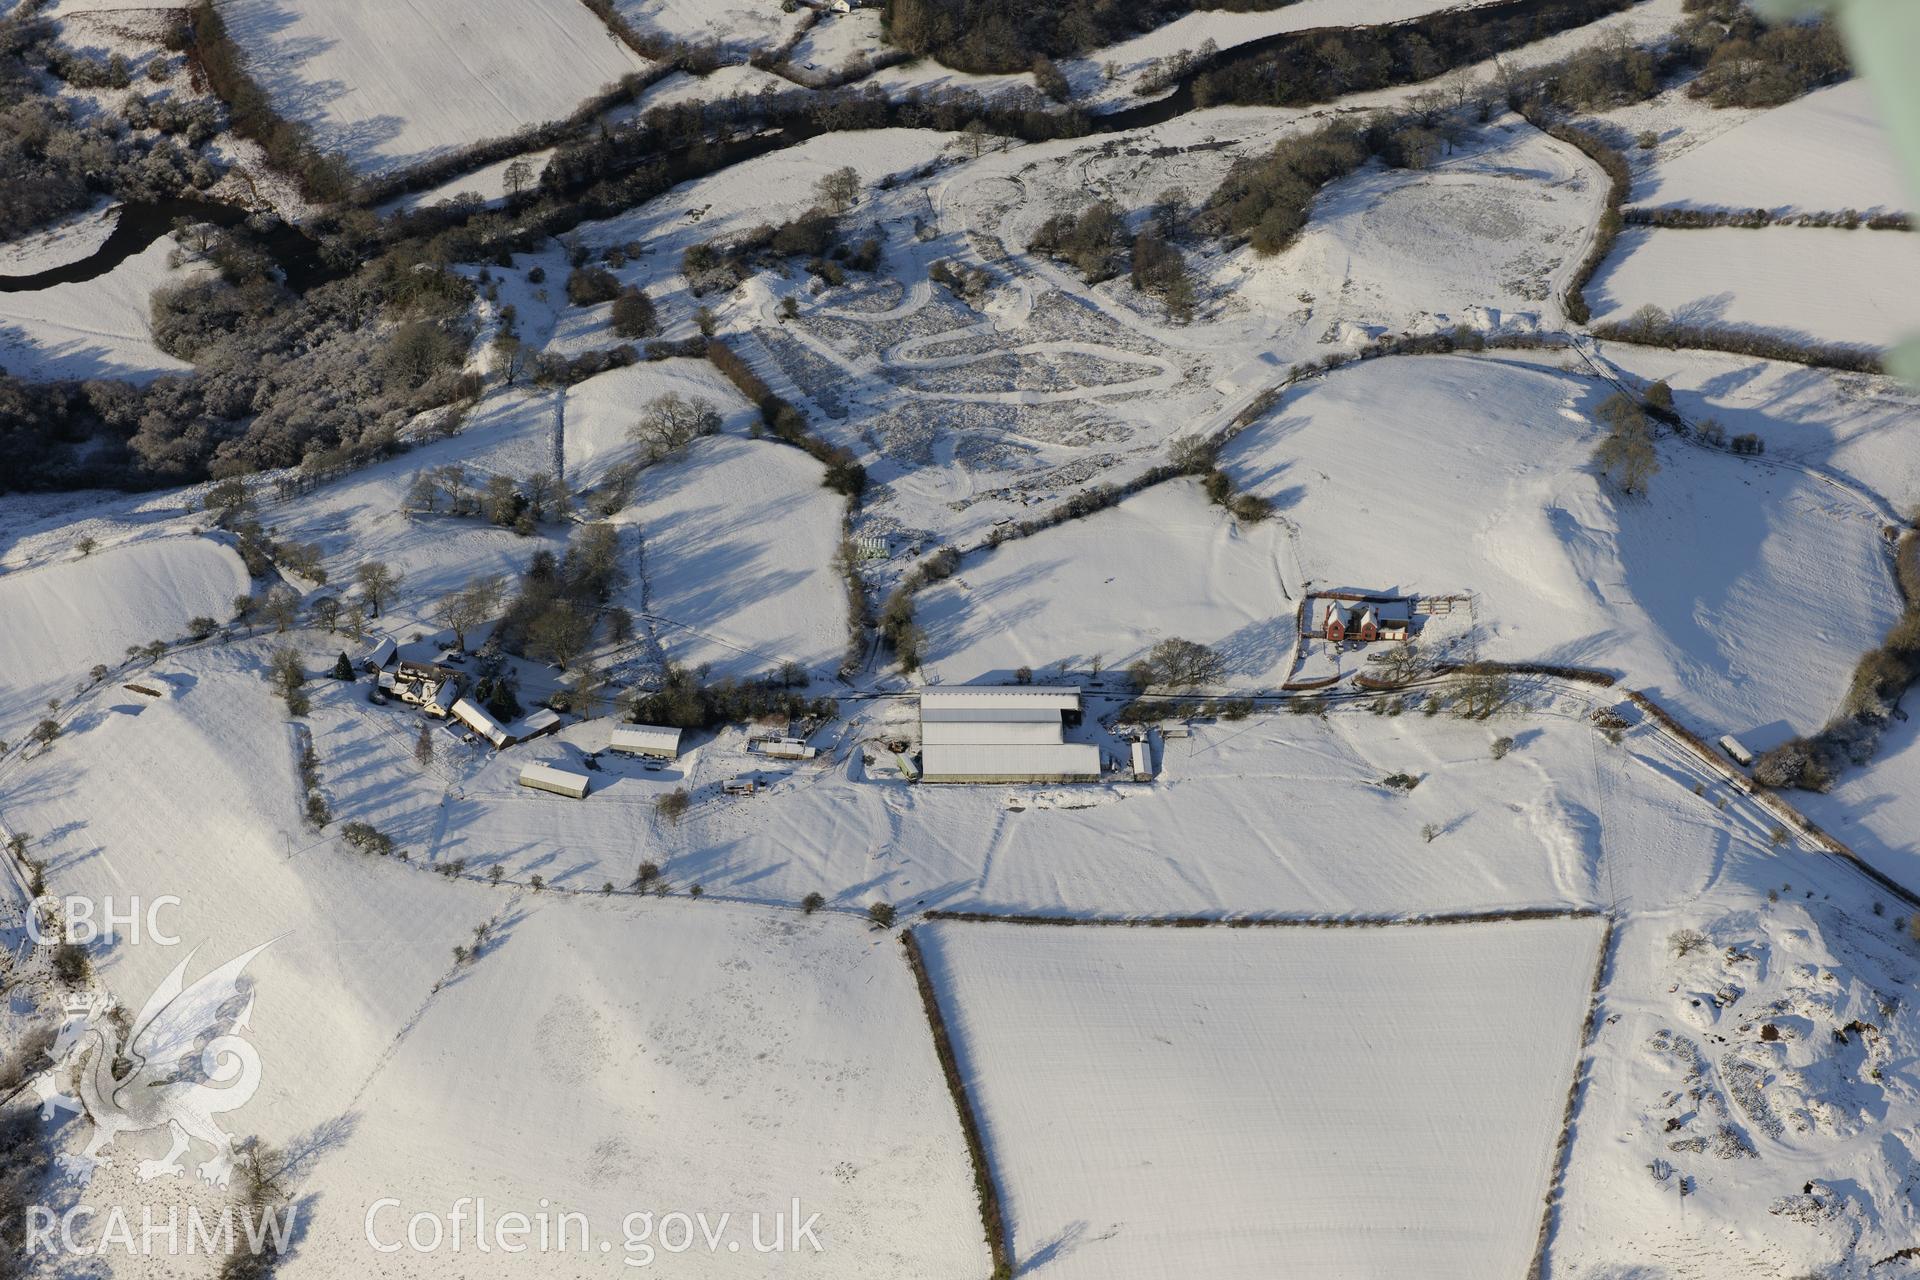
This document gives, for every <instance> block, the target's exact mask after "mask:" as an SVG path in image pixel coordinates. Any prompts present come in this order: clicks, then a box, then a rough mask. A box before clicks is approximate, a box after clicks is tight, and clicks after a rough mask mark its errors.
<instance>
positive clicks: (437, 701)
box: [380, 658, 460, 715]
mask: <svg viewBox="0 0 1920 1280" xmlns="http://www.w3.org/2000/svg"><path fill="white" fill-rule="evenodd" d="M380 687H381V688H383V689H387V690H389V691H391V692H392V694H393V696H394V697H396V698H398V699H400V701H402V702H411V703H413V704H414V705H415V706H422V707H426V708H428V711H429V713H430V714H433V715H445V714H446V713H447V711H448V709H449V708H451V707H452V706H453V700H454V698H456V697H457V696H459V693H460V673H459V672H458V671H454V670H452V669H451V668H449V667H440V666H435V665H434V664H433V663H431V662H408V661H406V660H405V659H404V658H403V659H401V661H400V662H399V663H398V664H397V665H396V666H395V667H394V668H393V670H391V671H383V672H382V673H381V675H380Z"/></svg>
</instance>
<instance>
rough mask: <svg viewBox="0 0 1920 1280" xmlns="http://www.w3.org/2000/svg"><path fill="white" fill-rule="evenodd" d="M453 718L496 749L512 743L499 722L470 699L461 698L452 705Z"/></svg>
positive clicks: (510, 737) (510, 736) (509, 735)
mask: <svg viewBox="0 0 1920 1280" xmlns="http://www.w3.org/2000/svg"><path fill="white" fill-rule="evenodd" d="M453 718H454V719H455V720H458V721H459V722H460V723H461V724H464V725H465V726H467V728H469V729H471V730H473V731H474V732H475V733H477V734H479V735H480V736H481V737H483V738H485V739H486V740H487V741H488V742H491V743H492V744H493V745H494V746H496V747H504V746H507V745H508V744H509V743H511V742H512V741H513V737H512V735H511V734H509V733H508V732H507V731H506V730H505V729H502V728H501V727H500V722H499V721H498V720H495V719H494V718H493V717H492V716H490V715H488V714H487V712H486V709H485V708H484V707H482V706H480V705H479V704H478V703H476V702H474V701H473V700H472V699H471V698H462V699H460V700H459V701H458V702H456V703H454V704H453Z"/></svg>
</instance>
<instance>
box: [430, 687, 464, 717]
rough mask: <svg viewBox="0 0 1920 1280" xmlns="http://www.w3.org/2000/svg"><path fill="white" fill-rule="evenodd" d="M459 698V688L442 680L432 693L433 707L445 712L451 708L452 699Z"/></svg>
mask: <svg viewBox="0 0 1920 1280" xmlns="http://www.w3.org/2000/svg"><path fill="white" fill-rule="evenodd" d="M459 696H460V686H459V685H456V684H455V683H454V682H453V681H451V680H444V681H442V682H441V683H440V686H439V687H438V688H437V689H435V690H434V691H433V705H434V706H436V707H439V708H440V709H441V710H442V711H446V710H448V709H450V708H451V707H452V706H453V703H454V699H455V698H457V697H459Z"/></svg>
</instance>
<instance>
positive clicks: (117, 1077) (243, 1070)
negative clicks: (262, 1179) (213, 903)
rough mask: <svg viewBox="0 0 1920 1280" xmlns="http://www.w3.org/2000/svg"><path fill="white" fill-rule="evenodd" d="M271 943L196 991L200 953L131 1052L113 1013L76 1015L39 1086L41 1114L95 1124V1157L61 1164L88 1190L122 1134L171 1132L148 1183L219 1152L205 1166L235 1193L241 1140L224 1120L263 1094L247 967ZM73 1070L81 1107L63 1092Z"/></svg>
mask: <svg viewBox="0 0 1920 1280" xmlns="http://www.w3.org/2000/svg"><path fill="white" fill-rule="evenodd" d="M271 945H272V943H271V942H264V943H261V944H260V945H259V946H257V947H255V948H254V949H253V950H251V951H249V952H247V953H245V954H244V955H241V956H238V957H236V958H234V959H232V960H229V961H228V962H227V963H226V964H224V965H221V966H220V967H219V968H218V969H215V970H213V971H212V972H211V973H209V974H207V975H206V976H205V977H203V978H201V979H200V980H199V981H197V982H195V983H194V984H193V985H192V986H187V985H186V974H187V966H188V965H190V964H191V963H192V962H193V956H194V954H195V953H189V954H188V956H187V958H186V959H185V960H182V961H181V962H180V963H179V964H178V965H176V966H174V969H173V972H172V973H170V974H168V975H167V977H166V979H165V980H164V981H163V982H161V984H160V986H159V987H158V988H157V989H156V990H155V991H154V993H153V994H152V995H151V996H149V997H148V998H147V1003H146V1005H145V1006H144V1007H143V1008H142V1009H141V1010H140V1013H139V1016H138V1017H136V1018H134V1019H133V1022H132V1024H131V1030H130V1031H129V1032H128V1033H127V1037H126V1043H125V1045H124V1046H123V1045H122V1044H121V1042H120V1029H119V1027H118V1026H117V1025H116V1023H115V1022H114V1021H113V1020H111V1019H109V1018H108V1017H107V1016H106V1015H107V1014H108V1013H109V1012H111V1006H110V1005H101V1004H89V1005H87V1006H86V1007H85V1008H83V1009H81V1010H79V1011H76V1012H72V1013H70V1014H69V1015H68V1017H67V1020H66V1022H65V1024H64V1025H62V1027H61V1029H60V1033H59V1036H58V1038H57V1039H56V1040H55V1041H54V1045H53V1050H52V1057H53V1062H54V1065H53V1067H52V1068H50V1069H49V1070H48V1071H47V1073H46V1074H45V1075H43V1076H42V1077H41V1078H40V1080H39V1081H38V1082H37V1083H38V1091H39V1094H40V1098H41V1104H40V1113H41V1115H42V1117H43V1118H47V1119H51V1118H52V1116H53V1114H54V1112H55V1111H56V1110H60V1109H64V1110H68V1111H73V1112H84V1113H85V1115H86V1117H87V1119H89V1120H91V1121H92V1122H93V1136H92V1138H91V1140H89V1141H88V1143H87V1146H86V1149H85V1150H84V1151H81V1152H79V1153H68V1154H64V1155H62V1156H60V1157H59V1161H60V1165H61V1167H62V1168H63V1169H65V1170H67V1171H68V1172H69V1173H71V1174H74V1175H75V1176H77V1177H78V1178H79V1180H80V1181H81V1182H82V1183H85V1182H87V1181H89V1180H91V1179H92V1177H93V1173H94V1170H95V1169H97V1168H100V1167H101V1166H104V1165H111V1164H112V1163H113V1160H112V1158H111V1157H109V1156H107V1155H104V1154H102V1153H103V1152H104V1151H105V1149H106V1148H108V1147H110V1146H113V1145H114V1144H115V1143H116V1142H117V1141H118V1139H119V1138H120V1136H121V1135H123V1134H138V1133H145V1132H147V1131H149V1130H152V1129H159V1128H162V1127H165V1128H166V1129H167V1130H168V1132H169V1134H170V1137H171V1142H172V1145H171V1146H170V1147H169V1148H168V1150H167V1154H166V1155H165V1156H163V1157H162V1158H161V1159H158V1160H142V1161H141V1162H140V1165H139V1168H138V1169H137V1171H136V1172H137V1173H138V1175H139V1177H140V1179H141V1181H143V1182H144V1181H148V1180H150V1179H153V1178H163V1177H169V1176H177V1175H179V1174H182V1173H184V1172H185V1171H186V1170H185V1168H184V1167H183V1166H182V1165H181V1163H180V1158H181V1157H182V1156H184V1155H186V1154H187V1152H188V1150H189V1148H190V1147H191V1146H192V1144H193V1143H194V1142H200V1143H203V1144H205V1145H206V1146H209V1147H211V1148H213V1154H212V1156H211V1157H210V1158H208V1159H207V1160H205V1161H203V1162H201V1163H200V1164H199V1165H197V1166H196V1168H197V1170H198V1172H199V1175H200V1176H201V1177H202V1178H204V1179H205V1180H206V1181H208V1182H210V1183H213V1184H214V1185H215V1186H222V1187H224V1186H226V1185H227V1183H228V1181H229V1179H231V1177H232V1176H233V1168H234V1163H235V1159H236V1155H235V1151H234V1141H233V1135H232V1134H230V1133H228V1132H227V1131H226V1129H225V1128H223V1127H222V1126H221V1124H220V1122H219V1120H218V1119H217V1117H218V1116H219V1115H220V1114H221V1113H222V1112H226V1111H232V1110H234V1109H235V1108H237V1107H241V1106H244V1105H246V1103H247V1100H248V1099H250V1098H252V1097H253V1095H254V1091H255V1090H257V1089H258V1088H259V1087H260V1055H259V1053H258V1052H257V1051H256V1050H255V1049H254V1047H253V1045H252V1044H251V1043H250V1042H249V1041H247V1040H246V1039H244V1038H243V1037H242V1036H241V1035H240V1034H239V1033H240V1032H243V1031H245V1030H247V1029H248V1028H249V1026H250V1024H251V1019H252V1016H253V991H252V985H253V984H252V982H251V981H250V980H249V979H247V978H245V977H244V976H243V975H244V974H245V971H246V967H247V965H248V964H249V963H250V962H251V961H252V960H253V958H254V957H255V956H257V955H259V954H260V953H261V952H262V951H264V950H266V949H267V947H269V946H271ZM69 1069H74V1071H75V1076H76V1079H77V1083H76V1088H77V1089H78V1091H79V1095H80V1096H79V1097H78V1098H77V1099H76V1098H74V1097H72V1096H70V1095H67V1094H64V1093H62V1092H60V1091H59V1081H60V1080H61V1079H62V1078H64V1077H65V1075H66V1073H67V1071H68V1070H69Z"/></svg>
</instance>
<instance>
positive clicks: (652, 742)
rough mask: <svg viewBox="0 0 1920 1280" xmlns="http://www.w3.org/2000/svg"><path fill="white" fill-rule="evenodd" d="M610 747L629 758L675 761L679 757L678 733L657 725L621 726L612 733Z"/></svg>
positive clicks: (676, 730) (675, 730)
mask: <svg viewBox="0 0 1920 1280" xmlns="http://www.w3.org/2000/svg"><path fill="white" fill-rule="evenodd" d="M610 745H611V746H612V748H613V749H614V750H615V751H623V752H625V753H626V754H628V755H630V756H658V757H659V758H660V759H662V760H675V759H678V758H679V756H680V731H679V730H678V729H669V728H666V727H664V726H662V725H657V724H623V725H621V726H620V727H619V728H617V729H615V730H614V731H613V742H612V743H611V744H610Z"/></svg>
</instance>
